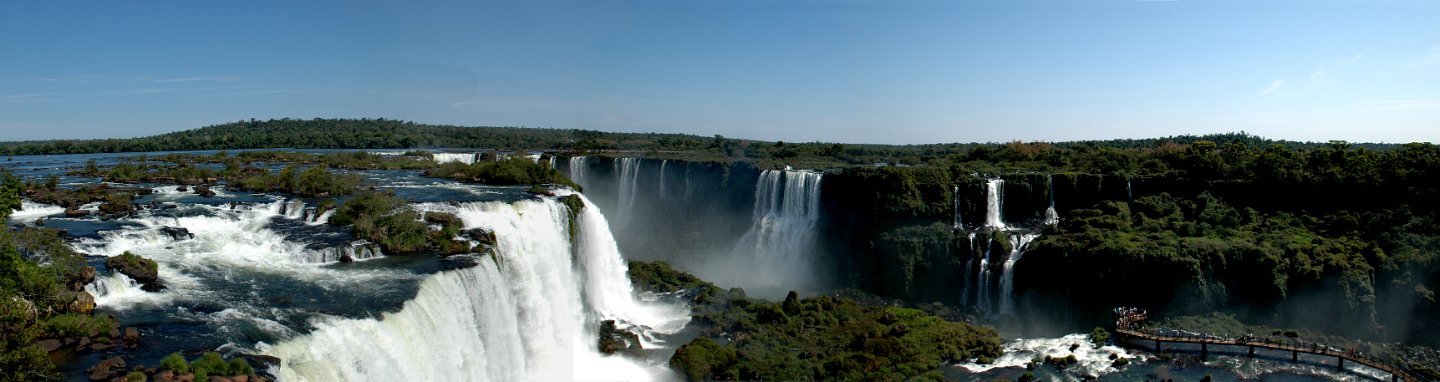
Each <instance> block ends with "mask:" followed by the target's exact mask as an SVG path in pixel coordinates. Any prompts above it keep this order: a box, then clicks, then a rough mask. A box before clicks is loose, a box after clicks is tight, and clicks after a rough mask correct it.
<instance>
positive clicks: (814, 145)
mask: <svg viewBox="0 0 1440 382" xmlns="http://www.w3.org/2000/svg"><path fill="white" fill-rule="evenodd" d="M1200 141H1209V142H1214V143H1215V144H1216V145H1218V147H1219V148H1227V147H1230V146H1231V145H1239V146H1242V147H1267V146H1269V145H1273V144H1278V145H1281V146H1283V147H1286V148H1314V147H1317V146H1321V145H1324V144H1325V143H1309V142H1293V141H1276V140H1269V139H1265V138H1260V137H1256V136H1253V135H1249V134H1245V133H1230V134H1217V135H1207V136H1190V135H1186V136H1176V137H1166V138H1150V139H1122V140H1108V141H1080V142H1064V143H1053V144H1050V143H1046V144H1028V145H1027V144H1023V143H1018V142H1014V143H1009V144H997V143H949V144H923V145H870V144H839V143H823V142H810V143H787V142H766V141H760V140H748V139H732V138H726V137H723V136H720V135H716V136H713V137H703V136H698V135H688V134H660V133H613V132H600V131H591V130H575V129H540V128H523V127H462V126H448V125H429V124H419V123H415V122H407V121H398V120H389V119H384V118H379V119H318V118H317V119H289V118H287V119H279V120H266V121H257V120H253V119H252V120H249V121H238V122H232V123H225V124H218V125H213V126H206V127H202V128H198V129H193V130H185V131H178V132H173V133H167V134H160V135H155V136H150V137H142V138H130V139H92V140H55V141H27V142H0V155H7V156H14V155H59V154H82V153H119V152H149V151H192V150H237V149H263V148H295V149H414V148H484V149H502V150H547V151H560V152H573V153H589V152H605V151H635V152H648V153H651V154H653V155H654V156H657V157H662V156H670V157H674V159H681V158H684V159H701V160H711V161H761V162H783V163H788V164H797V165H804V166H806V167H832V166H844V165H858V164H865V165H869V164H875V163H886V164H897V165H918V164H924V163H932V162H934V161H937V160H947V159H949V160H955V159H957V158H969V159H980V160H991V161H1003V160H1008V159H1010V158H1007V157H1006V156H1007V155H1020V156H1025V155H1026V154H1027V153H1035V151H1037V150H1038V151H1041V152H1039V153H1040V154H1045V157H1043V158H1037V159H1040V160H1042V161H1045V162H1047V163H1048V164H1049V165H1050V167H1064V166H1063V165H1066V163H1057V162H1053V161H1065V160H1066V158H1067V157H1069V156H1072V155H1065V154H1066V153H1069V154H1087V153H1094V152H1100V153H1101V154H1100V155H1109V154H1107V153H1108V151H1109V150H1150V149H1156V148H1164V147H1169V146H1174V145H1189V144H1193V143H1196V142H1200ZM1006 147H1009V148H1012V149H1013V150H1006V149H1005V148H1006ZM1365 147H1366V148H1369V149H1385V148H1390V147H1394V145H1383V144H1367V145H1365ZM1046 149H1056V150H1046ZM1017 151H1018V152H1017Z"/></svg>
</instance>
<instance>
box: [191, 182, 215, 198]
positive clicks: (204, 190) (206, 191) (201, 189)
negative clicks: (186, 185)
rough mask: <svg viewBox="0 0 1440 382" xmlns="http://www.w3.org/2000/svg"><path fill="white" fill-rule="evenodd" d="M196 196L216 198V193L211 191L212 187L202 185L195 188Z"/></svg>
mask: <svg viewBox="0 0 1440 382" xmlns="http://www.w3.org/2000/svg"><path fill="white" fill-rule="evenodd" d="M195 195H200V196H204V197H207V198H208V197H211V196H215V191H210V186H205V185H200V186H195Z"/></svg>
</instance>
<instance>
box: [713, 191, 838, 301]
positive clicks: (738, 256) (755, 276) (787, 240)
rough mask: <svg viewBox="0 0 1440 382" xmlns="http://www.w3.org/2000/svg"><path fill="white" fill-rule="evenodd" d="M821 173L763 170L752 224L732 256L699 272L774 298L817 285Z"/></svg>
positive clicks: (756, 193)
mask: <svg viewBox="0 0 1440 382" xmlns="http://www.w3.org/2000/svg"><path fill="white" fill-rule="evenodd" d="M821 177H822V174H820V173H818V172H813V171H805V170H766V171H763V172H761V173H760V178H759V180H758V181H757V182H756V184H755V206H754V209H753V211H752V219H753V220H752V223H751V226H750V229H749V230H748V231H747V232H745V235H744V236H742V237H741V238H740V241H739V242H738V243H736V245H735V247H734V248H733V249H732V250H731V252H730V254H729V256H715V259H714V261H716V262H720V263H714V264H709V265H707V266H704V267H698V268H697V270H698V271H699V272H702V273H704V275H701V276H702V277H705V278H706V279H708V280H717V281H716V283H717V284H721V285H728V286H743V287H745V288H746V289H750V290H754V291H758V292H754V293H755V294H757V295H773V296H772V297H778V296H784V295H785V293H786V292H787V291H788V290H792V289H795V290H803V289H807V288H813V287H814V285H813V279H814V278H815V275H814V274H813V272H812V267H813V265H814V264H813V263H812V262H813V259H812V255H813V254H812V251H813V248H812V247H813V246H814V243H815V237H816V236H815V230H816V223H817V222H818V221H819V217H820V180H821Z"/></svg>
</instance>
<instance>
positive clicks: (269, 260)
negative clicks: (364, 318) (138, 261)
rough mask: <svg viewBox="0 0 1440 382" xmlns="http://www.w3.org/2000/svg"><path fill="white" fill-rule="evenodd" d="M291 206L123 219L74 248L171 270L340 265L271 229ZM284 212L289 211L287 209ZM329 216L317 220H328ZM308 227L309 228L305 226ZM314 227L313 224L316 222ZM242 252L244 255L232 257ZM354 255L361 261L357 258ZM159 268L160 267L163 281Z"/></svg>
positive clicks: (329, 253) (332, 256)
mask: <svg viewBox="0 0 1440 382" xmlns="http://www.w3.org/2000/svg"><path fill="white" fill-rule="evenodd" d="M294 202H298V200H295V201H291V202H289V203H287V202H284V201H275V202H272V203H265V204H255V205H249V204H236V205H233V206H204V205H196V206H191V207H190V208H197V209H201V210H204V211H205V213H204V214H201V215H191V216H181V217H169V216H153V215H142V216H139V217H136V218H131V219H126V221H127V222H129V223H133V226H128V227H125V228H122V229H118V230H113V231H104V232H101V233H100V236H99V237H98V238H81V239H80V240H78V241H77V242H76V243H75V244H74V245H73V246H74V247H75V248H76V249H77V250H79V251H80V252H82V253H90V254H96V255H102V256H115V255H119V254H121V253H124V252H126V251H134V252H136V253H142V254H146V255H147V256H154V257H155V258H157V259H160V260H167V261H170V260H173V261H175V262H176V264H175V265H176V266H179V267H181V268H185V267H202V268H203V267H211V266H216V265H219V264H229V265H234V266H245V267H250V266H255V267H263V268H277V269H286V270H289V271H294V270H298V268H294V266H295V265H298V264H304V263H324V262H334V261H338V260H339V254H337V252H336V249H334V248H326V249H309V248H306V244H305V243H298V242H293V241H290V240H287V239H286V237H285V235H282V234H280V233H278V232H275V231H274V230H272V229H270V227H269V226H270V219H272V218H274V217H275V216H277V215H278V216H282V217H287V218H288V217H289V216H290V214H289V211H288V210H299V211H300V212H301V213H302V214H303V212H304V208H303V205H304V203H303V202H302V203H300V204H299V205H300V206H302V207H301V208H293V206H294ZM287 209H288V210H287ZM328 215H329V213H327V214H326V215H322V218H324V219H328ZM307 224H310V223H307ZM316 224H318V223H316ZM166 227H183V228H185V229H186V230H188V231H189V233H190V234H192V235H194V236H195V238H194V239H177V238H174V237H171V236H169V235H167V234H166V233H165V232H164V231H163V229H164V228H166ZM236 253H244V254H245V255H244V256H235V255H234V254H236ZM357 255H358V256H365V255H366V254H365V253H359V254H357ZM164 269H165V268H163V267H162V277H163V272H164Z"/></svg>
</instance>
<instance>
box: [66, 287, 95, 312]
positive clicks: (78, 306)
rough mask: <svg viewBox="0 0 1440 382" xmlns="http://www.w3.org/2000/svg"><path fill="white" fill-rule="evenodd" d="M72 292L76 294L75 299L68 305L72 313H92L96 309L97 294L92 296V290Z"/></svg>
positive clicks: (67, 308) (67, 307)
mask: <svg viewBox="0 0 1440 382" xmlns="http://www.w3.org/2000/svg"><path fill="white" fill-rule="evenodd" d="M70 293H72V294H73V296H74V299H73V300H70V304H69V305H67V306H66V310H68V311H69V312H70V313H75V314H90V312H93V311H95V296H91V295H90V292H86V291H83V290H82V291H78V292H70Z"/></svg>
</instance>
